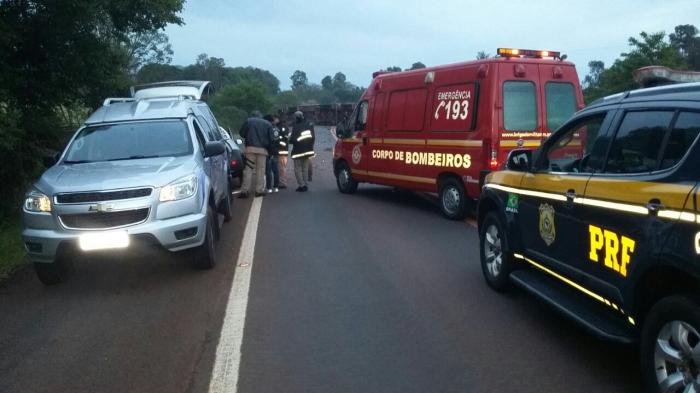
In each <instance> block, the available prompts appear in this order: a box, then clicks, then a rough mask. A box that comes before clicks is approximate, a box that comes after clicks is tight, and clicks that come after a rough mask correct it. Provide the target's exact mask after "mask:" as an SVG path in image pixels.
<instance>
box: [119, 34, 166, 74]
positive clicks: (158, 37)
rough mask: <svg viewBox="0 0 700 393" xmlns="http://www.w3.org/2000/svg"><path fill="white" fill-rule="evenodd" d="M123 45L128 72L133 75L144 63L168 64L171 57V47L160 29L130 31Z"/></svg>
mask: <svg viewBox="0 0 700 393" xmlns="http://www.w3.org/2000/svg"><path fill="white" fill-rule="evenodd" d="M123 45H124V48H125V49H126V51H127V55H128V57H129V66H128V72H129V75H131V76H135V75H136V73H137V72H138V71H139V69H140V68H141V67H142V66H143V65H144V64H170V62H171V61H172V59H173V48H172V46H171V45H170V42H169V40H168V36H167V35H166V34H165V33H164V32H162V31H158V30H154V31H145V32H140V33H130V34H129V35H128V36H127V39H126V41H125V42H124V44H123Z"/></svg>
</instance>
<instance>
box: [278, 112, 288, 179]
mask: <svg viewBox="0 0 700 393" xmlns="http://www.w3.org/2000/svg"><path fill="white" fill-rule="evenodd" d="M277 120H278V121H279V118H278V119H277ZM277 128H278V129H279V130H280V139H279V141H278V144H279V157H278V160H279V168H278V172H279V176H280V186H279V188H280V189H285V188H287V160H288V158H289V146H288V145H289V128H287V126H286V125H285V124H284V123H282V122H280V123H279V124H278V125H277Z"/></svg>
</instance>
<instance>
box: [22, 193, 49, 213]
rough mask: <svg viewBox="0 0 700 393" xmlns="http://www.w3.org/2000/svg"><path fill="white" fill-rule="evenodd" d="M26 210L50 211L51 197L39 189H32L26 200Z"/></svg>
mask: <svg viewBox="0 0 700 393" xmlns="http://www.w3.org/2000/svg"><path fill="white" fill-rule="evenodd" d="M24 210H26V211H29V212H50V211H51V199H49V197H47V196H46V195H44V194H42V193H40V192H39V191H30V192H29V194H27V197H26V199H25V200H24Z"/></svg>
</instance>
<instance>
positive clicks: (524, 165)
mask: <svg viewBox="0 0 700 393" xmlns="http://www.w3.org/2000/svg"><path fill="white" fill-rule="evenodd" d="M531 167H532V150H528V149H515V150H512V151H511V152H510V153H508V160H507V161H506V169H508V170H509V171H516V172H528V171H529V170H530V168H531Z"/></svg>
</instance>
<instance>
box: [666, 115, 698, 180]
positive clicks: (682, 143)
mask: <svg viewBox="0 0 700 393" xmlns="http://www.w3.org/2000/svg"><path fill="white" fill-rule="evenodd" d="M698 134H700V113H694V112H681V113H680V114H679V115H678V119H677V120H676V124H675V125H674V126H673V128H672V129H671V134H670V135H669V136H668V142H666V148H665V149H664V155H663V158H662V159H661V167H660V169H668V168H671V167H673V166H675V165H676V164H678V163H679V162H680V161H681V159H683V156H685V153H686V152H688V149H690V146H692V144H693V142H695V140H696V139H697V138H698Z"/></svg>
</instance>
